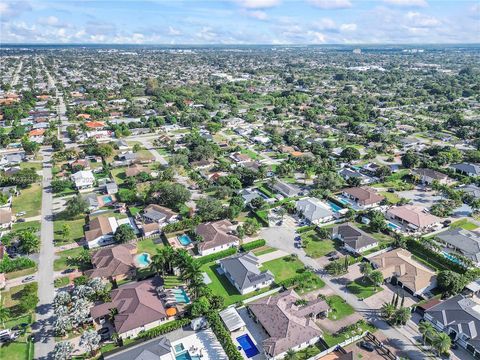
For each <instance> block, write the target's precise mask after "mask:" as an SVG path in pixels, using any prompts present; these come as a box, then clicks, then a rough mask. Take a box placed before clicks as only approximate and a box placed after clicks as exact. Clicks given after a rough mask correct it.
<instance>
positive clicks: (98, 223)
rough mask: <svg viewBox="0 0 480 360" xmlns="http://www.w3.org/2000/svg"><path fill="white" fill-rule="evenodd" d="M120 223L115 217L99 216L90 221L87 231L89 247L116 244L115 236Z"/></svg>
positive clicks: (86, 237)
mask: <svg viewBox="0 0 480 360" xmlns="http://www.w3.org/2000/svg"><path fill="white" fill-rule="evenodd" d="M117 227H118V223H117V220H116V219H115V218H114V217H106V216H102V215H101V216H98V217H96V218H95V219H93V220H90V223H89V224H88V230H87V231H85V240H86V241H87V246H88V247H89V248H90V249H91V248H95V247H99V246H105V245H109V244H112V243H113V242H114V239H113V235H114V233H115V231H116V230H117Z"/></svg>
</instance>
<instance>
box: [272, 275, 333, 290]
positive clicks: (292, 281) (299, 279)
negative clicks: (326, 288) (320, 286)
mask: <svg viewBox="0 0 480 360" xmlns="http://www.w3.org/2000/svg"><path fill="white" fill-rule="evenodd" d="M313 276H315V277H316V278H318V280H320V281H321V282H322V283H324V281H323V280H322V279H320V278H319V277H318V276H317V275H315V274H313V273H312V272H310V271H305V272H303V273H301V274H299V275H296V276H294V277H291V278H289V279H286V280H283V281H280V282H279V283H277V284H278V285H279V286H283V287H285V288H289V287H292V286H294V285H299V284H302V283H304V282H307V281H308V280H310V279H311V278H312V277H313ZM315 280H316V279H315Z"/></svg>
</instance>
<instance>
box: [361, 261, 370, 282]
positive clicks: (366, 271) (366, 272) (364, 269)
mask: <svg viewBox="0 0 480 360" xmlns="http://www.w3.org/2000/svg"><path fill="white" fill-rule="evenodd" d="M372 271H373V270H372V266H371V265H370V263H368V262H364V263H361V264H360V272H361V273H362V274H363V281H365V280H366V279H367V278H368V277H369V276H370V274H371V273H372Z"/></svg>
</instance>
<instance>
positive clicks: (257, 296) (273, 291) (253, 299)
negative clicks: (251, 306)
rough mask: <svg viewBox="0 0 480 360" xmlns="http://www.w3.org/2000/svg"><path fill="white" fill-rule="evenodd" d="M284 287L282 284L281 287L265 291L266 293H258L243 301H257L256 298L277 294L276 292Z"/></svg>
mask: <svg viewBox="0 0 480 360" xmlns="http://www.w3.org/2000/svg"><path fill="white" fill-rule="evenodd" d="M282 289H283V288H282V287H281V286H280V287H278V288H275V289H272V290H268V291H265V292H264V293H261V294H258V295H256V296H253V297H251V298H248V299H246V300H243V303H244V304H248V303H251V302H252V301H255V300H257V299H260V298H262V297H265V296H268V295H272V294H275V293H277V292H279V291H280V290H282Z"/></svg>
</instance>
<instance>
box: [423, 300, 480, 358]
mask: <svg viewBox="0 0 480 360" xmlns="http://www.w3.org/2000/svg"><path fill="white" fill-rule="evenodd" d="M424 319H425V320H427V321H429V322H430V323H432V325H433V326H434V327H435V328H437V329H438V330H439V331H443V332H444V333H446V334H448V335H449V336H450V338H451V339H452V340H453V341H454V342H455V343H456V344H458V345H459V346H461V347H463V348H464V349H466V350H467V351H468V352H470V353H471V354H472V355H473V356H474V357H475V358H476V359H478V358H480V299H479V298H478V297H477V296H473V297H471V298H469V297H465V296H464V295H456V296H454V297H452V298H450V299H447V300H445V301H442V302H441V303H439V304H437V305H435V306H432V307H431V308H429V309H427V310H426V311H425V314H424Z"/></svg>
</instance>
